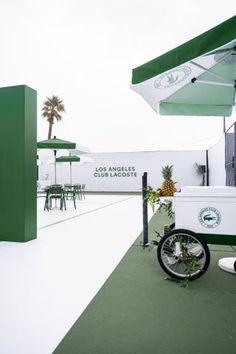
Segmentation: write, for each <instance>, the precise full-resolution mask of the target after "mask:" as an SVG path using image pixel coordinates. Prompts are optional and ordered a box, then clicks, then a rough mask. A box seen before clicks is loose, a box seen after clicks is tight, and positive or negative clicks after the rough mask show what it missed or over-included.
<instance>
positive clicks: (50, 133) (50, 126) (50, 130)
mask: <svg viewBox="0 0 236 354" xmlns="http://www.w3.org/2000/svg"><path fill="white" fill-rule="evenodd" d="M52 125H53V123H51V122H49V127H48V139H51V137H52Z"/></svg>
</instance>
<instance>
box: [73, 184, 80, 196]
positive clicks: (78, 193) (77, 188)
mask: <svg viewBox="0 0 236 354" xmlns="http://www.w3.org/2000/svg"><path fill="white" fill-rule="evenodd" d="M74 194H75V197H76V198H78V199H82V186H81V184H74Z"/></svg>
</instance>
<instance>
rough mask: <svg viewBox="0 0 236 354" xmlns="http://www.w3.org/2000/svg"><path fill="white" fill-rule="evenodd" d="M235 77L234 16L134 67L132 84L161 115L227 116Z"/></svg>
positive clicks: (235, 35) (233, 93)
mask: <svg viewBox="0 0 236 354" xmlns="http://www.w3.org/2000/svg"><path fill="white" fill-rule="evenodd" d="M235 83H236V16H234V17H232V18H230V19H228V20H227V21H225V22H223V23H221V24H220V25H218V26H216V27H214V28H212V29H211V30H209V31H207V32H205V33H203V34H201V35H199V36H198V37H196V38H193V39H192V40H190V41H188V42H186V43H184V44H182V45H181V46H179V47H177V48H174V49H172V50H171V51H169V52H167V53H165V54H163V55H161V56H159V57H157V58H155V59H153V60H151V61H149V62H148V63H146V64H143V65H141V66H139V67H137V68H135V69H133V73H132V83H131V89H133V90H134V91H136V92H137V93H139V94H140V95H141V96H142V97H143V98H144V99H145V100H146V102H147V103H148V104H149V105H150V106H151V107H152V108H153V109H154V110H155V111H156V112H157V113H158V114H160V115H182V116H231V114H232V108H233V106H234V105H235Z"/></svg>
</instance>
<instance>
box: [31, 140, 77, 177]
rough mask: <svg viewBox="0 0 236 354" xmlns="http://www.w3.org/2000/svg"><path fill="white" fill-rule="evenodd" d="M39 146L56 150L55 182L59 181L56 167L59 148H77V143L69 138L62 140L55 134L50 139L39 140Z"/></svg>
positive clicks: (39, 147)
mask: <svg viewBox="0 0 236 354" xmlns="http://www.w3.org/2000/svg"><path fill="white" fill-rule="evenodd" d="M37 148H38V149H50V150H53V151H54V174H55V180H54V181H55V184H56V183H57V169H56V155H57V150H60V149H75V148H76V143H73V142H71V141H67V140H62V139H58V138H56V136H54V138H53V139H48V140H42V141H39V142H37Z"/></svg>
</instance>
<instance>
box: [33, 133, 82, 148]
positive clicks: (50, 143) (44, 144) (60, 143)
mask: <svg viewBox="0 0 236 354" xmlns="http://www.w3.org/2000/svg"><path fill="white" fill-rule="evenodd" d="M37 148H38V149H51V150H59V149H75V148H76V143H72V142H70V141H67V140H62V139H58V138H57V137H55V136H54V138H53V139H48V140H43V141H39V142H37Z"/></svg>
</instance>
